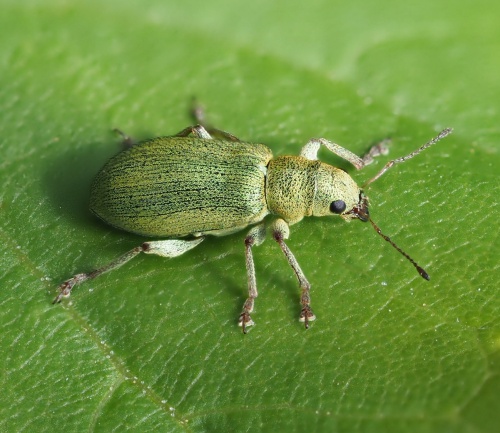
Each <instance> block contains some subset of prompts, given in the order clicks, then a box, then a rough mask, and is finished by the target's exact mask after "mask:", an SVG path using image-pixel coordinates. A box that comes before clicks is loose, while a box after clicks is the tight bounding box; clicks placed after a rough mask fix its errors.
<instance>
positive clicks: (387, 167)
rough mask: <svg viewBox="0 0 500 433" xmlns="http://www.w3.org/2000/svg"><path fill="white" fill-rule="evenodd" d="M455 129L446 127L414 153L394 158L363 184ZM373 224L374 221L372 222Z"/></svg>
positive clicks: (366, 184) (373, 179) (367, 183)
mask: <svg viewBox="0 0 500 433" xmlns="http://www.w3.org/2000/svg"><path fill="white" fill-rule="evenodd" d="M452 131H453V129H452V128H446V129H443V130H442V131H441V132H440V133H439V135H437V136H436V137H434V138H433V139H432V140H431V141H428V142H427V143H425V144H424V145H423V146H420V147H419V148H418V149H417V150H414V151H413V152H412V153H410V154H408V155H406V156H401V157H399V158H396V159H393V160H392V161H389V162H388V163H387V164H386V165H385V166H384V167H383V168H382V170H380V171H379V172H378V173H377V174H376V175H375V176H374V177H372V178H371V179H370V180H369V181H368V182H365V184H364V185H363V189H364V188H365V187H367V186H368V185H370V183H372V182H375V181H376V180H377V179H378V178H379V177H380V176H382V175H383V174H384V173H385V172H386V171H387V170H389V169H390V168H391V167H392V166H393V165H395V164H399V163H400V162H405V161H407V160H409V159H411V158H413V157H414V156H416V155H418V154H419V153H420V152H422V151H423V150H425V149H427V148H428V147H431V146H432V145H433V144H435V143H437V142H438V141H439V140H441V139H442V138H444V137H446V136H447V135H450V134H451V133H452ZM372 224H373V223H372Z"/></svg>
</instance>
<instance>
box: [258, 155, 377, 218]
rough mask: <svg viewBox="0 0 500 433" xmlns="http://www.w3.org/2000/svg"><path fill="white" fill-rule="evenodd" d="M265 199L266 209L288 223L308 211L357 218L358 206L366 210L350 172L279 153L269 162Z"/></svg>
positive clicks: (318, 214) (315, 213) (310, 213)
mask: <svg viewBox="0 0 500 433" xmlns="http://www.w3.org/2000/svg"><path fill="white" fill-rule="evenodd" d="M266 201H267V207H268V209H269V211H270V212H271V213H273V214H276V215H280V216H281V217H282V218H283V219H284V220H285V221H287V222H288V223H289V224H294V223H296V222H298V221H300V220H301V219H302V218H303V217H305V216H311V215H313V216H327V215H340V216H341V217H342V218H343V219H344V220H346V221H350V220H351V219H353V218H358V219H359V218H360V217H359V212H358V209H363V211H366V213H368V206H367V205H368V201H367V199H366V197H365V196H364V195H363V192H362V191H361V189H360V188H359V186H358V185H357V184H356V182H354V180H353V179H352V178H351V176H349V175H348V174H347V173H346V172H345V171H343V170H341V169H339V168H336V167H333V166H331V165H328V164H325V163H323V162H321V161H317V160H309V159H306V158H303V157H301V156H280V157H277V158H275V159H272V160H271V161H270V162H269V165H268V171H267V181H266ZM344 203H345V206H344V205H343V204H344Z"/></svg>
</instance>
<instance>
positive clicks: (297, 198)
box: [54, 125, 451, 332]
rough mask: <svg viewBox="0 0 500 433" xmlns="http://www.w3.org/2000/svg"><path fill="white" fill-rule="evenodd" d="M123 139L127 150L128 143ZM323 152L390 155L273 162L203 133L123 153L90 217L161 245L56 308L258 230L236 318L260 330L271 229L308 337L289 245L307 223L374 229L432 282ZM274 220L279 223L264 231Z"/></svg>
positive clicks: (306, 297) (308, 313) (305, 302)
mask: <svg viewBox="0 0 500 433" xmlns="http://www.w3.org/2000/svg"><path fill="white" fill-rule="evenodd" d="M450 133H451V129H445V130H444V131H442V132H441V133H440V134H439V135H438V136H437V137H435V138H434V139H432V140H431V141H429V142H428V143H426V144H424V145H423V146H421V147H420V148H419V149H417V150H416V151H414V152H412V153H410V154H409V155H407V156H404V157H401V158H397V159H395V160H392V161H390V162H388V163H387V164H386V165H385V166H384V167H383V168H382V170H380V172H379V173H378V174H377V175H376V176H375V177H373V178H372V179H370V180H369V181H368V182H366V183H365V185H364V186H367V185H368V184H370V183H371V182H373V181H375V180H376V179H378V178H379V177H380V176H381V175H382V174H383V173H385V172H386V171H387V170H388V169H389V168H390V167H392V166H393V165H395V164H397V163H400V162H404V161H406V160H408V159H410V158H412V157H414V156H415V155H417V154H418V153H420V152H421V151H422V150H424V149H426V148H427V147H429V146H431V145H432V144H434V143H436V142H437V141H438V140H440V139H441V138H443V137H445V136H447V135H448V134H450ZM124 137H125V141H126V142H127V143H129V144H130V139H129V138H128V137H126V136H124ZM213 137H216V138H213ZM320 146H324V147H326V148H327V149H328V150H330V151H331V152H333V153H335V154H336V155H338V156H340V157H342V158H344V159H346V160H347V161H349V162H350V163H352V164H353V165H354V166H355V167H356V168H357V169H361V168H363V167H364V166H366V165H367V164H369V163H370V162H371V161H372V160H373V157H374V156H377V155H378V154H380V153H384V152H385V148H384V146H383V145H378V146H374V147H373V148H372V149H371V150H370V151H369V152H368V154H367V155H366V156H365V157H363V158H360V157H358V156H357V155H355V154H353V153H352V152H350V151H349V150H347V149H344V148H343V147H341V146H339V145H338V144H335V143H333V142H331V141H328V140H326V139H324V138H319V139H312V140H310V141H309V142H308V143H306V145H305V146H304V147H303V148H302V151H301V152H300V155H299V156H277V157H273V154H272V152H271V150H270V149H269V148H268V147H266V146H264V145H262V144H254V143H247V142H243V141H240V140H239V139H238V138H236V137H235V136H234V135H232V134H229V133H227V132H224V131H221V130H217V129H214V128H205V127H203V126H202V125H195V126H192V127H188V128H186V129H184V130H182V131H181V132H179V133H178V134H176V135H174V136H170V137H159V138H154V139H152V140H147V141H144V142H142V143H139V144H137V145H133V146H131V147H130V148H129V149H127V150H124V151H123V152H121V153H120V154H118V155H117V156H115V157H114V158H112V159H111V160H109V161H108V162H107V163H106V164H105V166H104V167H103V168H102V170H101V171H100V172H99V173H98V175H97V176H96V178H95V180H94V182H93V184H92V188H91V197H90V209H91V210H92V212H94V213H95V214H96V215H97V216H98V217H99V218H101V219H102V220H104V221H105V222H107V223H108V224H111V225H113V226H115V227H117V228H119V229H122V230H125V231H128V232H133V233H137V234H140V235H143V236H147V237H156V238H163V239H160V240H152V241H147V242H144V243H143V244H142V245H141V246H138V247H136V248H134V249H133V250H131V251H128V252H127V253H125V254H123V255H122V256H120V257H118V258H117V259H115V260H113V261H112V262H111V263H109V264H107V265H105V266H103V267H101V268H98V269H96V270H95V271H92V272H89V273H81V274H77V275H75V276H74V277H72V278H70V279H69V280H67V281H65V282H64V283H62V284H61V285H60V286H59V294H58V295H57V297H56V298H55V299H54V303H57V302H60V301H61V299H62V298H63V297H68V296H69V295H70V293H71V290H72V288H73V287H74V286H75V285H77V284H79V283H82V282H84V281H86V280H89V279H92V278H95V277H97V276H99V275H101V274H103V273H105V272H107V271H110V270H113V269H116V268H118V267H119V266H121V265H123V264H125V263H126V262H128V261H129V260H131V259H132V258H133V257H135V256H136V255H137V254H139V253H141V252H144V253H147V254H157V255H160V256H163V257H176V256H179V255H181V254H183V253H185V252H187V251H189V250H190V249H192V248H194V247H196V246H197V245H198V244H199V243H201V242H202V241H203V240H204V239H205V236H206V235H216V236H222V235H227V234H230V233H234V232H236V231H239V230H241V229H243V228H245V227H247V226H252V227H251V228H250V231H249V232H248V233H247V236H246V237H245V243H244V245H245V257H246V269H247V279H248V298H247V299H246V301H245V302H244V304H243V309H242V312H241V314H240V317H239V324H240V326H242V329H243V332H246V330H247V328H248V327H249V326H251V325H253V324H254V323H253V320H252V318H251V316H250V314H251V313H252V311H253V308H254V304H255V298H257V295H258V292H257V281H256V272H255V266H254V261H253V252H252V251H253V247H254V246H257V245H260V244H261V243H262V242H263V241H264V239H265V238H266V232H267V231H268V230H270V231H271V232H272V237H273V239H274V240H275V241H276V242H277V243H278V245H279V247H280V249H281V250H282V252H283V254H284V255H285V257H286V259H287V260H288V263H289V264H290V266H291V267H292V269H293V271H294V272H295V275H296V276H297V279H298V282H299V286H300V288H301V296H300V303H301V311H300V315H299V320H300V321H302V322H304V325H305V327H306V328H308V327H309V323H310V322H311V321H313V320H315V315H314V313H313V311H312V309H311V305H310V304H311V298H310V287H311V285H310V283H309V281H308V280H307V278H306V277H305V275H304V273H303V272H302V269H301V268H300V265H299V263H298V261H297V259H296V258H295V256H294V254H293V253H292V251H291V250H290V248H289V247H288V245H287V244H286V242H285V241H286V240H287V239H288V237H289V234H290V229H289V227H290V226H291V225H293V224H295V223H297V222H299V221H300V220H302V218H304V217H306V216H335V215H338V216H340V217H341V218H343V219H344V220H345V221H350V220H353V219H358V220H360V221H363V222H366V221H370V223H371V224H372V225H373V227H374V228H375V230H376V231H377V232H378V233H379V234H380V235H381V236H382V237H383V238H384V239H385V240H386V241H388V242H389V243H390V244H391V245H392V246H394V247H395V248H396V249H397V250H398V251H399V252H400V253H401V254H403V255H404V256H405V257H406V258H407V259H408V260H409V261H410V262H411V263H412V264H413V265H414V266H415V268H416V269H417V271H418V272H419V274H420V275H421V276H422V277H423V278H425V279H429V276H428V275H427V273H426V272H425V270H424V269H423V268H422V267H420V266H419V265H418V264H417V263H416V262H415V261H414V260H413V259H412V258H411V257H410V256H409V255H408V254H406V253H405V252H404V251H403V250H401V248H399V247H398V246H397V245H396V244H395V243H394V242H393V241H392V240H391V239H390V238H389V237H388V236H386V235H384V234H383V233H382V232H381V230H380V229H379V228H378V226H377V225H376V224H375V223H374V222H373V221H372V220H371V218H370V216H369V212H368V198H367V197H366V195H365V194H364V191H363V189H362V188H360V187H359V186H358V185H357V184H356V182H355V181H354V180H353V179H352V178H351V176H349V174H347V173H346V172H345V171H343V170H341V169H338V168H336V167H333V166H331V165H328V164H325V163H323V162H321V161H319V160H318V159H317V153H318V150H319V148H320ZM267 215H270V216H271V217H272V218H270V221H268V222H264V221H263V220H264V218H265V217H266V216H267Z"/></svg>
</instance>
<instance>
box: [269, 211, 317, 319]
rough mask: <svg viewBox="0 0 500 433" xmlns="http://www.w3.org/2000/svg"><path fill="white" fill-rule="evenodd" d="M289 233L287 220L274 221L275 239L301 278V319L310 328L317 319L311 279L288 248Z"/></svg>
mask: <svg viewBox="0 0 500 433" xmlns="http://www.w3.org/2000/svg"><path fill="white" fill-rule="evenodd" d="M289 234H290V230H289V228H288V224H287V223H286V222H285V221H283V220H282V219H277V220H276V221H275V222H274V223H273V237H274V240H275V241H276V242H278V245H279V246H280V248H281V251H283V254H285V257H286V259H287V260H288V263H289V264H290V266H291V267H292V269H293V271H294V272H295V275H296V276H297V279H298V280H299V285H300V288H301V289H302V292H301V295H300V303H301V305H302V310H301V311H300V316H299V320H300V321H301V322H304V326H305V327H306V329H308V328H309V322H312V321H313V320H315V319H316V316H315V315H314V313H313V311H312V309H311V294H310V289H311V284H310V283H309V281H307V278H306V276H305V275H304V272H302V269H301V268H300V265H299V263H298V262H297V259H296V258H295V256H294V255H293V253H292V251H291V250H290V248H288V245H287V244H286V243H285V239H288V236H289Z"/></svg>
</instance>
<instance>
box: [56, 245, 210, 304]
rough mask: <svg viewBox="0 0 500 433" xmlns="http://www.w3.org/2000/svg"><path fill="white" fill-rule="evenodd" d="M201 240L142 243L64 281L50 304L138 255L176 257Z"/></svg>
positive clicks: (59, 300)
mask: <svg viewBox="0 0 500 433" xmlns="http://www.w3.org/2000/svg"><path fill="white" fill-rule="evenodd" d="M203 239H205V238H203V237H200V238H196V239H193V240H190V241H183V240H179V239H169V240H164V241H152V242H144V243H143V244H142V245H141V246H138V247H135V248H134V249H132V250H130V251H128V252H126V253H125V254H123V255H121V256H120V257H117V258H116V259H115V260H113V261H112V262H110V263H108V264H107V265H104V266H102V267H100V268H98V269H96V270H94V271H92V272H88V273H83V274H76V275H75V276H74V277H72V278H70V279H69V280H66V281H65V282H64V283H62V284H61V285H60V286H59V294H58V295H57V296H56V298H55V299H54V301H53V302H52V303H53V304H57V303H58V302H61V299H62V298H67V297H68V296H69V295H70V294H71V290H72V289H73V287H74V286H76V285H77V284H80V283H83V282H84V281H87V280H92V279H94V278H96V277H98V276H99V275H102V274H104V273H106V272H109V271H112V270H113V269H116V268H119V267H120V266H122V265H124V264H125V263H127V262H128V261H130V260H131V259H133V258H134V257H135V256H136V255H137V254H139V253H146V254H156V255H158V256H162V257H177V256H180V255H181V254H184V253H185V252H186V251H189V250H190V249H192V248H194V247H195V246H196V245H198V244H199V243H200V242H202V241H203Z"/></svg>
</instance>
